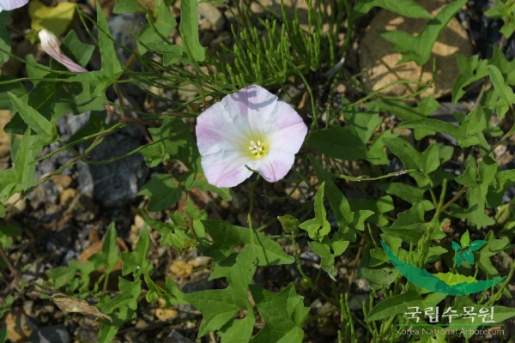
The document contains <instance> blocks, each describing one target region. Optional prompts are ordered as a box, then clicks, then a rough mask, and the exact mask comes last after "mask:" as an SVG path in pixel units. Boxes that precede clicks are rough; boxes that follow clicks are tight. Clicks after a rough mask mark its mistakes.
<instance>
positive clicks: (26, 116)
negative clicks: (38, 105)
mask: <svg viewBox="0 0 515 343" xmlns="http://www.w3.org/2000/svg"><path fill="white" fill-rule="evenodd" d="M7 94H8V95H9V98H10V99H11V102H12V104H13V106H14V107H15V108H16V110H17V111H18V113H19V114H20V115H21V117H22V118H23V121H25V122H26V123H27V124H28V125H29V126H30V127H31V128H32V129H33V130H34V131H36V133H37V134H39V135H40V137H41V140H42V142H43V143H45V144H48V143H51V142H53V141H55V140H56V139H57V137H58V135H57V128H56V126H55V124H52V123H51V122H49V121H48V120H47V119H46V118H45V117H43V116H42V115H41V114H39V112H38V111H36V110H35V109H34V108H32V107H30V106H29V105H27V104H25V103H24V102H23V101H22V100H21V99H20V98H18V97H17V96H16V95H14V94H13V93H11V92H7Z"/></svg>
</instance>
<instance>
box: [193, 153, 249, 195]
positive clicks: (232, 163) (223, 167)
mask: <svg viewBox="0 0 515 343" xmlns="http://www.w3.org/2000/svg"><path fill="white" fill-rule="evenodd" d="M201 164H202V169H204V175H205V176H206V179H207V181H208V182H209V183H210V184H212V185H215V186H216V187H234V186H237V185H239V184H240V183H242V182H243V181H245V180H246V179H247V178H248V177H249V176H250V175H252V172H251V171H250V170H248V169H247V168H246V167H245V164H247V165H249V167H251V165H252V164H253V163H252V161H249V160H248V158H246V157H245V156H244V155H242V154H241V153H240V152H238V151H220V152H219V153H213V154H210V155H208V156H203V157H202V160H201ZM251 168H252V167H251Z"/></svg>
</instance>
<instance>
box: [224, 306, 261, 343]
mask: <svg viewBox="0 0 515 343" xmlns="http://www.w3.org/2000/svg"><path fill="white" fill-rule="evenodd" d="M255 322H256V317H255V315H254V311H253V310H250V311H248V312H247V316H245V318H243V319H231V320H230V321H229V322H228V323H227V324H225V325H224V326H223V327H222V328H221V329H220V331H218V336H220V337H221V338H222V342H223V343H240V342H248V340H249V339H250V337H251V336H252V331H253V330H254V324H255Z"/></svg>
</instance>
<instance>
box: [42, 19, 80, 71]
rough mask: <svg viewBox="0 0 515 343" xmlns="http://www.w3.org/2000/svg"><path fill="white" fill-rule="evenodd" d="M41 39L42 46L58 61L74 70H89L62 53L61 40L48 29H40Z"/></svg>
mask: <svg viewBox="0 0 515 343" xmlns="http://www.w3.org/2000/svg"><path fill="white" fill-rule="evenodd" d="M38 35H39V39H40V40H41V48H43V50H44V51H45V52H46V53H47V54H49V55H50V56H52V58H53V59H55V60H56V61H57V62H59V63H61V64H62V65H64V66H65V67H66V68H68V70H69V71H73V72H87V71H88V70H87V69H86V68H84V67H82V66H80V65H78V64H77V63H75V62H73V61H72V60H71V59H70V58H69V57H68V56H66V55H65V54H63V53H62V51H61V48H60V47H59V46H60V43H59V40H58V39H57V37H56V36H54V35H53V34H52V33H50V32H49V31H47V30H44V29H43V30H41V31H39V34H38Z"/></svg>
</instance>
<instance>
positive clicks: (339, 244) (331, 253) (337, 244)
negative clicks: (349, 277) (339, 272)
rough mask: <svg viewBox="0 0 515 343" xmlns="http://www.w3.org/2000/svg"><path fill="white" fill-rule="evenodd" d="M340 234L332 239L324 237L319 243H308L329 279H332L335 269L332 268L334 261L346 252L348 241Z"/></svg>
mask: <svg viewBox="0 0 515 343" xmlns="http://www.w3.org/2000/svg"><path fill="white" fill-rule="evenodd" d="M340 231H342V230H341V229H340ZM341 236H342V234H339V233H336V234H334V235H333V237H331V238H329V237H328V236H326V237H325V238H324V239H323V240H322V242H321V243H319V242H308V245H309V247H310V248H311V249H312V250H313V252H314V253H315V254H317V255H318V256H320V258H321V259H322V262H321V266H322V269H324V270H325V271H326V272H327V273H328V274H329V275H330V276H331V277H334V275H335V273H336V268H335V266H334V259H335V258H336V257H338V256H340V255H341V254H343V253H344V252H345V250H347V248H348V247H349V243H350V242H349V241H344V240H343V239H342V237H341Z"/></svg>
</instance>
